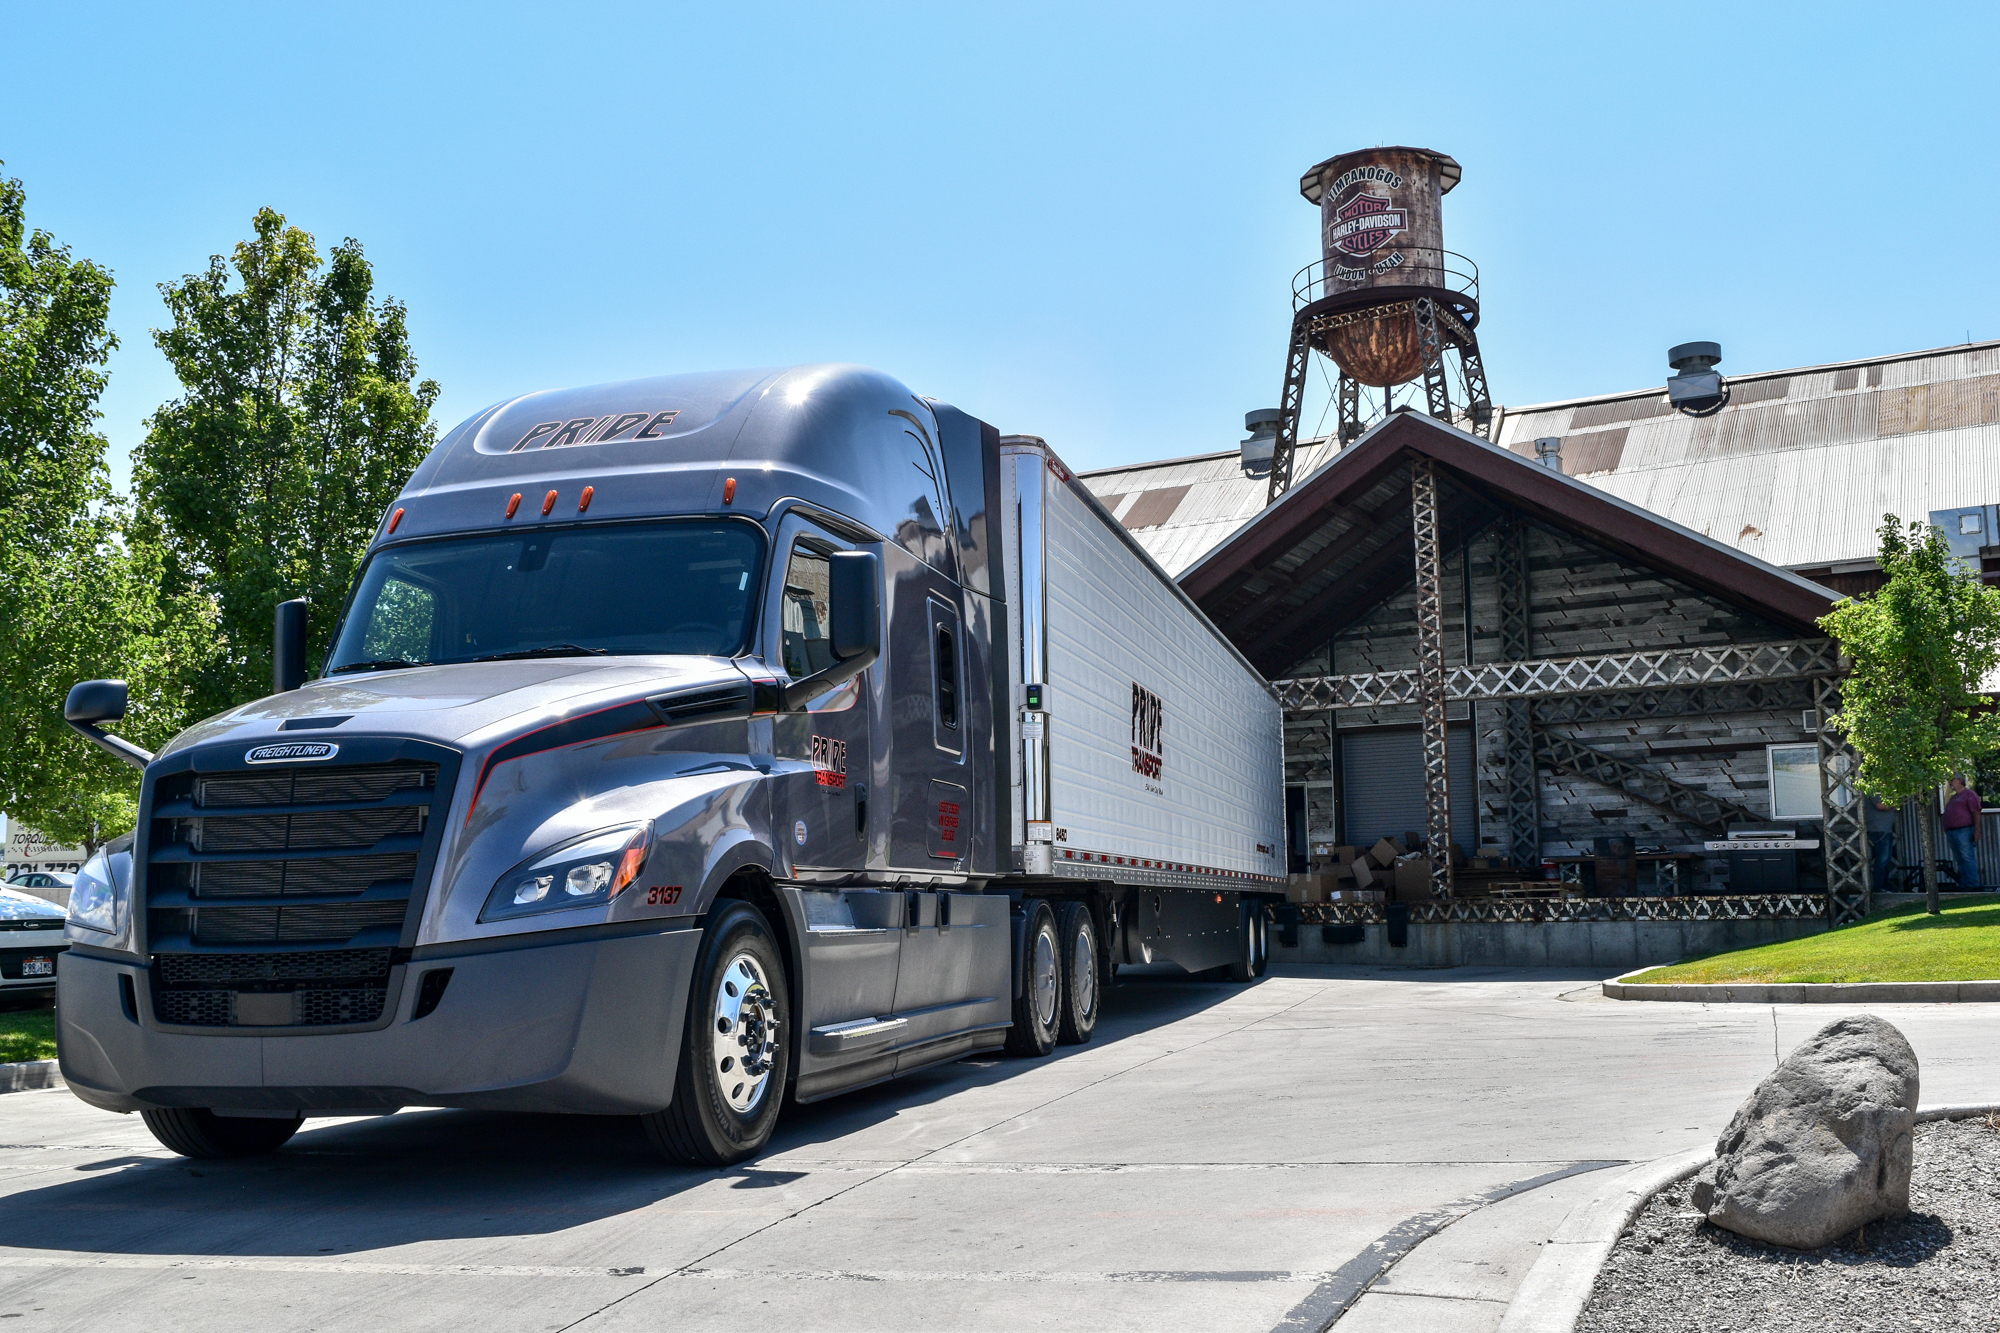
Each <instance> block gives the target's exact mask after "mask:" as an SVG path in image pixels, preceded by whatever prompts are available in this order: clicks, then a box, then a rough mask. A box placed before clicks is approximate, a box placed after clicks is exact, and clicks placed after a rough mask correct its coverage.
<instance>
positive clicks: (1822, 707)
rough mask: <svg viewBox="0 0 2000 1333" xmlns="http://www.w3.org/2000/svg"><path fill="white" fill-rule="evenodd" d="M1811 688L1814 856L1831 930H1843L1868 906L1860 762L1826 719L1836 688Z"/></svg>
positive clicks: (1835, 702)
mask: <svg viewBox="0 0 2000 1333" xmlns="http://www.w3.org/2000/svg"><path fill="white" fill-rule="evenodd" d="M1815 684H1816V697H1815V698H1814V700H1813V704H1814V706H1815V707H1816V708H1817V709H1818V710H1819V730H1818V733H1817V736H1816V738H1815V739H1817V740H1818V742H1819V806H1820V814H1821V816H1822V822H1821V826H1820V835H1819V836H1820V853H1821V855H1823V856H1824V857H1825V858H1826V890H1827V896H1828V897H1830V898H1831V899H1832V900H1833V903H1832V914H1833V924H1834V925H1836V926H1841V925H1846V924H1847V923H1848V922H1850V921H1859V920H1860V919H1861V918H1862V917H1864V916H1867V915H1868V911H1869V909H1870V907H1871V906H1873V897H1872V892H1871V886H1870V885H1869V882H1868V876H1869V873H1870V870H1869V857H1868V821H1867V819H1866V817H1865V816H1864V814H1863V812H1862V805H1861V802H1862V796H1861V787H1860V784H1859V783H1858V781H1857V779H1858V778H1859V777H1860V776H1861V761H1860V757H1859V756H1857V755H1856V754H1855V753H1854V751H1853V750H1852V749H1851V748H1849V747H1848V744H1847V742H1846V741H1844V740H1842V739H1841V737H1840V736H1839V734H1838V733H1836V732H1835V731H1834V730H1833V729H1832V728H1831V727H1829V726H1828V725H1827V719H1828V718H1829V717H1831V716H1832V715H1833V714H1834V713H1836V712H1838V711H1839V710H1840V685H1839V682H1837V681H1833V680H1822V681H1818V682H1816V683H1815Z"/></svg>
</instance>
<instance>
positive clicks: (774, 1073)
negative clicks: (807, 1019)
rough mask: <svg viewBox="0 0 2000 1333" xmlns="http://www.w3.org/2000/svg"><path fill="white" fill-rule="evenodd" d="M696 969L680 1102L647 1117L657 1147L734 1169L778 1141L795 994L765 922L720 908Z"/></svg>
mask: <svg viewBox="0 0 2000 1333" xmlns="http://www.w3.org/2000/svg"><path fill="white" fill-rule="evenodd" d="M717 908H718V910H717V911H716V912H715V913H714V914H712V915H711V916H710V918H709V920H708V922H707V929H706V930H705V932H704V934H703V938H702V942H701V953H700V955H699V956H698V958H697V961H696V963H695V969H694V981H693V988H694V989H693V994H692V996H691V997H690V999H689V1003H688V1017H687V1024H686V1031H685V1034H684V1035H683V1038H682V1041H681V1056H680V1061H679V1066H680V1067H679V1068H678V1069H677V1070H676V1071H675V1073H674V1100H673V1104H672V1105H670V1106H668V1107H667V1109H666V1110H664V1111H655V1112H653V1113H652V1114H651V1115H645V1116H641V1117H640V1120H641V1121H642V1122H643V1123H644V1125H645V1127H646V1134H647V1137H649V1138H651V1139H652V1141H653V1146H654V1147H656V1148H658V1149H659V1150H660V1151H661V1152H662V1153H664V1154H666V1155H667V1156H668V1157H670V1158H672V1159H673V1160H675V1161H677V1162H684V1163H686V1164H687V1165H689V1166H729V1165H731V1164H733V1163H736V1162H740V1161H743V1160H744V1159H745V1158H748V1157H754V1156H756V1154H757V1153H758V1152H760V1151H761V1150H762V1149H763V1147H764V1145H765V1143H767V1142H769V1140H770V1138H771V1130H772V1128H773V1126H775V1125H776V1124H777V1121H778V1108H779V1107H780V1105H781V1104H782V1103H783V1102H784V1100H785V1082H786V1079H787V1078H788V1076H789V1075H790V1073H791V1058H792V1057H791V1051H792V1043H791V1040H790V1037H789V1035H788V1034H787V1033H786V1032H785V1030H784V1024H785V1023H786V1022H788V1021H789V1019H788V1017H787V1015H789V1013H790V1012H791V1011H790V1008H789V1007H788V1006H789V1001H790V996H789V994H788V991H787V987H786V984H785V968H784V963H783V962H782V960H781V959H780V957H779V954H778V946H777V945H776V943H775V942H773V940H772V938H771V928H770V925H769V923H767V922H766V921H765V920H764V914H763V913H762V912H760V911H758V910H757V909H756V908H755V907H753V906H751V905H750V904H749V903H746V902H724V903H719V904H717Z"/></svg>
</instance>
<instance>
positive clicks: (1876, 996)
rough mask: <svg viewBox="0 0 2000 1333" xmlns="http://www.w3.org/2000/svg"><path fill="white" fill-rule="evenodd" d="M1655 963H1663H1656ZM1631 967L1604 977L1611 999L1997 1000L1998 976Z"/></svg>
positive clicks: (1999, 998) (1760, 1001)
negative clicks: (1693, 973) (1761, 981)
mask: <svg viewBox="0 0 2000 1333" xmlns="http://www.w3.org/2000/svg"><path fill="white" fill-rule="evenodd" d="M1654 966H1655V967H1657V966H1662V964H1655V965H1654ZM1652 970H1653V968H1652V967H1640V968H1634V969H1633V970H1632V971H1630V972H1627V973H1625V974H1624V975H1623V976H1616V977H1613V978H1611V980H1609V981H1607V982H1605V983H1604V994H1605V997H1606V998H1607V999H1613V1000H1669V1001H1671V1000H1681V1001H1687V1002H1693V1003H1698V1004H1957V1003H1961V1002H1964V1001H1971V1000H1993V1001H2000V981H1834V982H1787V983H1784V984H1779V985H1756V984H1751V983H1731V984H1727V985H1712V984H1706V983H1695V982H1684V981H1669V982H1660V983H1654V984H1652V985H1643V984H1642V985H1633V984H1631V983H1630V982H1628V981H1627V980H1626V977H1636V976H1638V975H1639V974H1640V973H1641V972H1650V971H1652Z"/></svg>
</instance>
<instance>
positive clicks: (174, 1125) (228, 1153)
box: [139, 1106, 305, 1161]
mask: <svg viewBox="0 0 2000 1333" xmlns="http://www.w3.org/2000/svg"><path fill="white" fill-rule="evenodd" d="M139 1116H140V1118H141V1119H143V1120H144V1121H145V1122H146V1128H147V1129H150V1130H152V1131H153V1137H154V1138H156V1139H158V1140H159V1141H160V1143H161V1144H162V1145H163V1146H165V1147H166V1148H167V1149H168V1150H169V1151H171V1152H177V1153H179V1154H180V1155H181V1156H183V1157H195V1158H200V1159H202V1160H204V1161H213V1160H216V1159H220V1158H226V1157H255V1156H257V1155H259V1154H260V1153H267V1152H275V1151H276V1150H277V1149H279V1148H282V1147H284V1146H285V1143H286V1141H287V1140H289V1139H290V1138H291V1137H292V1135H294V1134H296V1133H298V1132H299V1126H300V1125H301V1124H303V1123H305V1117H304V1116H296V1117H294V1118H293V1119H290V1120H278V1119H269V1118H265V1117H262V1116H257V1117H238V1116H230V1115H217V1114H216V1113H215V1112H213V1111H211V1110H208V1109H207V1108H206V1107H199V1106H187V1107H179V1106H177V1107H171V1108H168V1109H167V1110H163V1111H141V1112H139Z"/></svg>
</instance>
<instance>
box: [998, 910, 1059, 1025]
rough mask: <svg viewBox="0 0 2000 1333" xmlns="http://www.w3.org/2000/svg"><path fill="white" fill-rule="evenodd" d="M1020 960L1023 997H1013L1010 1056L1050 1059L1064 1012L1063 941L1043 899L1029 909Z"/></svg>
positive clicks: (1017, 965)
mask: <svg viewBox="0 0 2000 1333" xmlns="http://www.w3.org/2000/svg"><path fill="white" fill-rule="evenodd" d="M1026 910H1027V917H1028V919H1027V927H1026V929H1025V930H1023V931H1022V933H1021V956H1020V957H1019V958H1018V959H1016V960H1015V966H1016V967H1017V968H1018V969H1019V971H1018V972H1017V973H1016V974H1015V975H1016V976H1018V977H1019V978H1020V982H1021V987H1020V993H1019V994H1017V995H1016V996H1015V997H1014V1025H1013V1026H1012V1027H1010V1028H1008V1029H1007V1053H1008V1054H1009V1055H1028V1056H1041V1055H1047V1054H1048V1053H1049V1052H1050V1051H1052V1050H1054V1049H1055V1046H1056V1033H1057V1025H1058V1023H1059V1019H1058V1017H1057V1015H1058V1013H1059V1012H1060V1010H1061V1009H1062V973H1063V967H1062V939H1061V937H1060V936H1059V935H1058V934H1057V933H1056V915H1055V913H1054V912H1051V911H1050V910H1049V905H1048V904H1047V903H1046V902H1043V901H1042V900H1041V899H1039V898H1036V899H1034V900H1032V901H1031V902H1030V903H1029V904H1028V906H1027V909H1026Z"/></svg>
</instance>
